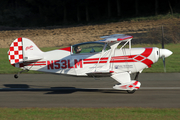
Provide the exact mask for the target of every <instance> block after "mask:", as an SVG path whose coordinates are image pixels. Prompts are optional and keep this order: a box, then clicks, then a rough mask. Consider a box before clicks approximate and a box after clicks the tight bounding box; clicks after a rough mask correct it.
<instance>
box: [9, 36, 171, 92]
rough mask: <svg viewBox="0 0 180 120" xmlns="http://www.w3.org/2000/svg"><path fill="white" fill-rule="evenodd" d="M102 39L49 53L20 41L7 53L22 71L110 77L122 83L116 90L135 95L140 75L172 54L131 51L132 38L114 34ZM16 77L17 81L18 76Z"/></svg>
mask: <svg viewBox="0 0 180 120" xmlns="http://www.w3.org/2000/svg"><path fill="white" fill-rule="evenodd" d="M101 38H103V40H99V41H94V42H85V43H80V44H76V45H72V46H70V47H65V48H61V49H58V50H52V51H48V52H42V51H41V50H40V49H39V48H38V47H37V46H36V45H35V44H34V43H33V42H32V41H31V40H30V39H27V38H17V39H15V40H14V41H13V43H12V44H11V46H10V49H9V51H8V55H9V62H10V63H11V64H12V65H13V66H14V67H18V68H21V69H23V70H35V71H41V72H49V73H56V74H68V75H76V76H93V77H100V76H109V77H112V78H113V79H115V80H116V81H117V82H119V84H117V85H115V86H113V88H114V89H117V90H127V92H128V93H134V92H135V90H137V89H139V88H140V85H141V83H140V82H139V81H138V80H137V77H138V75H139V73H141V72H142V71H143V69H145V68H149V67H151V65H152V64H153V63H155V62H157V61H158V59H159V58H165V57H168V56H170V55H171V54H172V52H171V51H170V50H167V49H159V48H157V47H151V48H131V39H132V38H133V37H132V36H129V35H124V34H114V35H109V36H103V37H101ZM118 46H120V47H118ZM125 46H128V47H125ZM21 72H22V71H21ZM131 73H137V74H136V77H135V78H134V80H131V78H130V74H131ZM14 77H15V78H18V75H17V74H15V75H14Z"/></svg>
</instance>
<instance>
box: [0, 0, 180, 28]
mask: <svg viewBox="0 0 180 120" xmlns="http://www.w3.org/2000/svg"><path fill="white" fill-rule="evenodd" d="M179 12H180V1H179V0H0V25H9V26H49V25H62V24H79V23H89V22H97V21H106V20H112V19H115V20H121V19H125V18H131V17H140V16H153V15H158V14H174V13H179Z"/></svg>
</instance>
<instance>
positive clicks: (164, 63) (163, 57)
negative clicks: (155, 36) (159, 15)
mask: <svg viewBox="0 0 180 120" xmlns="http://www.w3.org/2000/svg"><path fill="white" fill-rule="evenodd" d="M162 49H164V28H163V25H162ZM162 60H163V66H164V72H166V61H165V56H162Z"/></svg>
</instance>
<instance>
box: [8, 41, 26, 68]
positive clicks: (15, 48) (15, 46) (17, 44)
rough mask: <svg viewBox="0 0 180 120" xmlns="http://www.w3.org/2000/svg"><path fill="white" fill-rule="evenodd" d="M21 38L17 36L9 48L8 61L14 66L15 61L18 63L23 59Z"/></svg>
mask: <svg viewBox="0 0 180 120" xmlns="http://www.w3.org/2000/svg"><path fill="white" fill-rule="evenodd" d="M22 49H23V48H22V38H17V39H16V40H14V41H13V43H12V44H11V46H10V48H9V52H8V55H9V62H10V63H11V64H12V65H13V66H15V63H20V62H22V61H23V53H22Z"/></svg>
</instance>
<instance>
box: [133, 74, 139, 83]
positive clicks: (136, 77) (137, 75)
mask: <svg viewBox="0 0 180 120" xmlns="http://www.w3.org/2000/svg"><path fill="white" fill-rule="evenodd" d="M138 77H139V72H137V73H136V76H135V78H134V80H137V81H138Z"/></svg>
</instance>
